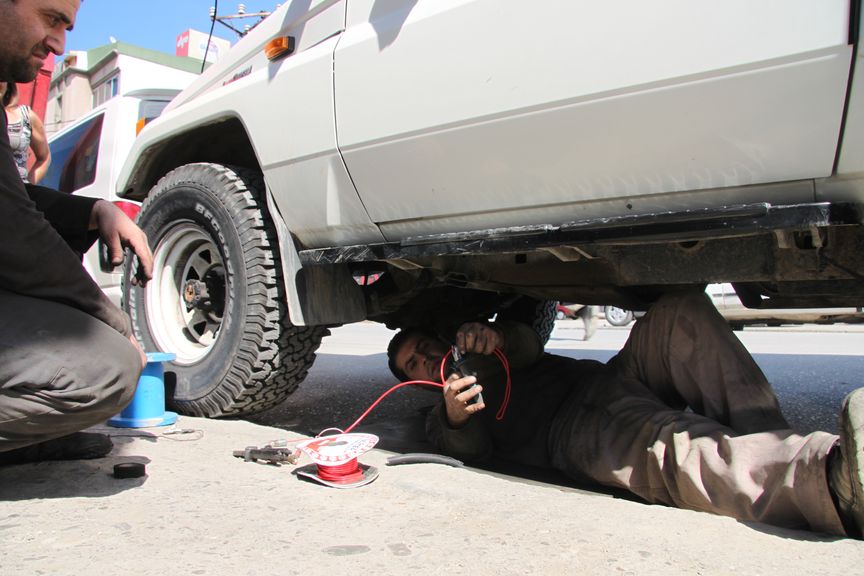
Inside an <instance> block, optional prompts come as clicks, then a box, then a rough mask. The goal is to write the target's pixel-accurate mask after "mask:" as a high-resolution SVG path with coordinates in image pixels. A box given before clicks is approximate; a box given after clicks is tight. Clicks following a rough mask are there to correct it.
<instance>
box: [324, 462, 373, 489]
mask: <svg viewBox="0 0 864 576" xmlns="http://www.w3.org/2000/svg"><path fill="white" fill-rule="evenodd" d="M318 477H319V478H321V479H322V480H326V481H327V482H334V483H336V484H354V483H355V482H359V481H360V480H363V471H362V470H361V469H360V466H359V465H358V464H357V458H352V459H351V460H349V461H348V462H346V463H345V464H338V465H335V466H325V465H323V464H318Z"/></svg>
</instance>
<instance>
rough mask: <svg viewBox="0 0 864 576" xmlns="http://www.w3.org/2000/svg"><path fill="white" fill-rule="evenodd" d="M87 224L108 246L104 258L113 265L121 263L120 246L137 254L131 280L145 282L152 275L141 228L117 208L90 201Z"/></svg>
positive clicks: (121, 253) (108, 204)
mask: <svg viewBox="0 0 864 576" xmlns="http://www.w3.org/2000/svg"><path fill="white" fill-rule="evenodd" d="M89 228H90V230H96V231H98V232H99V237H100V238H102V241H103V242H105V245H106V246H108V258H109V260H110V261H111V264H113V265H114V266H119V265H121V264H122V263H123V248H124V247H129V248H131V249H132V252H134V253H135V256H137V257H138V269H137V271H136V273H135V274H134V275H132V284H135V285H139V286H142V287H143V286H146V285H147V281H148V280H150V279H151V278H152V277H153V253H152V252H151V251H150V245H149V244H148V243H147V236H146V235H145V234H144V231H143V230H141V228H139V227H138V225H137V224H135V223H134V222H133V221H132V220H131V219H130V218H129V217H128V216H126V214H125V213H124V212H123V211H122V210H120V208H118V207H117V206H115V205H114V204H112V203H111V202H108V201H106V200H99V201H98V202H96V204H94V205H93V210H92V212H91V213H90V226H89Z"/></svg>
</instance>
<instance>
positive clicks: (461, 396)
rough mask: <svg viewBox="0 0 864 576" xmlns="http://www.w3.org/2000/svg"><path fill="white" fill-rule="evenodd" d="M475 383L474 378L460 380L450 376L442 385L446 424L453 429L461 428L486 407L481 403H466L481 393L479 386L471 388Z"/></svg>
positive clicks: (453, 375)
mask: <svg viewBox="0 0 864 576" xmlns="http://www.w3.org/2000/svg"><path fill="white" fill-rule="evenodd" d="M476 382H477V378H476V377H475V376H465V377H462V378H460V377H459V376H457V375H456V374H452V375H450V377H449V378H448V379H447V382H446V383H445V385H444V406H445V407H446V408H447V422H448V423H449V424H450V426H452V427H453V428H461V427H462V426H464V425H465V423H466V422H468V419H469V418H471V416H472V415H473V414H476V413H477V412H479V411H480V410H483V409H484V408H485V407H486V405H485V404H483V403H482V402H477V403H476V404H469V403H468V401H469V400H471V398H474V397H475V396H477V395H478V394H480V392H482V391H483V387H482V386H480V385H477V386H472V385H473V384H475V383H476Z"/></svg>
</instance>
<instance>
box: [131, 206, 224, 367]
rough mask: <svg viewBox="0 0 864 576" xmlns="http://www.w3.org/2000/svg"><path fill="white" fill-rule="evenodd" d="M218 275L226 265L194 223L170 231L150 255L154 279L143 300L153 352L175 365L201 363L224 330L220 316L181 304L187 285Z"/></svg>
mask: <svg viewBox="0 0 864 576" xmlns="http://www.w3.org/2000/svg"><path fill="white" fill-rule="evenodd" d="M221 271H224V263H223V261H222V256H221V253H220V251H219V249H218V247H217V246H216V245H215V244H214V243H213V240H212V239H211V238H210V235H209V234H207V233H206V232H205V231H204V230H203V229H202V228H201V227H199V226H198V225H196V224H194V223H192V222H183V223H180V224H178V225H176V226H174V227H173V228H171V230H169V231H168V233H167V234H165V236H163V237H162V239H161V240H160V241H159V243H158V244H157V245H156V248H155V249H154V251H153V279H152V280H151V282H150V284H149V285H148V287H147V290H146V297H145V298H146V306H147V322H148V325H149V327H150V333H151V335H152V336H153V339H154V341H155V343H156V346H157V347H158V348H159V349H160V350H162V351H165V352H173V353H174V354H176V355H177V359H176V360H175V362H176V363H177V364H194V363H195V362H197V361H199V360H201V359H202V358H204V357H205V356H206V355H207V354H208V353H209V352H210V350H212V348H213V347H214V346H215V344H216V342H217V340H218V338H219V331H220V329H221V327H222V316H221V315H220V314H218V313H215V312H212V311H211V312H206V311H203V310H200V309H198V308H194V307H193V308H191V309H190V307H189V306H188V305H187V303H186V300H184V298H183V291H184V288H185V285H186V282H187V281H189V280H190V279H196V278H197V279H198V280H201V279H203V278H204V277H205V275H206V274H208V273H211V274H213V273H214V272H215V273H220V272H221ZM222 276H223V278H224V274H222ZM222 306H223V307H224V302H223V303H222Z"/></svg>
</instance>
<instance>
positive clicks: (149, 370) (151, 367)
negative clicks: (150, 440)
mask: <svg viewBox="0 0 864 576" xmlns="http://www.w3.org/2000/svg"><path fill="white" fill-rule="evenodd" d="M174 358H176V355H175V354H172V353H170V352H150V353H148V354H147V366H145V367H144V370H143V371H142V372H141V377H140V378H139V379H138V387H137V388H136V389H135V396H133V397H132V402H130V403H129V405H128V406H126V408H124V409H123V411H122V412H120V414H118V415H117V416H115V417H113V418H111V419H110V420H108V425H109V426H114V427H116V428H149V427H151V426H168V425H170V424H174V422H176V421H177V414H176V413H175V412H166V411H165V367H164V366H163V365H162V363H163V362H170V361H171V360H174Z"/></svg>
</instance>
